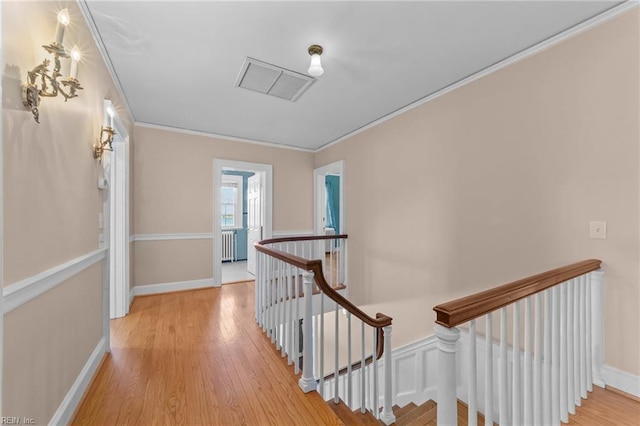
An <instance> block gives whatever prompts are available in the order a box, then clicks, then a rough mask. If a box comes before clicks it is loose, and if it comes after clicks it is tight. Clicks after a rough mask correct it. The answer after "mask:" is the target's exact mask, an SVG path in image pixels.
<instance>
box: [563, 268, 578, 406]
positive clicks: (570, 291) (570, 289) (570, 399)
mask: <svg viewBox="0 0 640 426" xmlns="http://www.w3.org/2000/svg"><path fill="white" fill-rule="evenodd" d="M574 287H575V280H573V279H572V280H569V281H568V282H567V308H566V309H567V333H566V339H565V340H566V341H567V411H568V412H569V414H575V413H576V401H575V397H574V395H575V391H574V378H573V375H574V373H573V365H574V364H575V358H574V345H573V335H574V334H575V333H574V328H573V327H574V322H573V307H574V294H575V293H574Z"/></svg>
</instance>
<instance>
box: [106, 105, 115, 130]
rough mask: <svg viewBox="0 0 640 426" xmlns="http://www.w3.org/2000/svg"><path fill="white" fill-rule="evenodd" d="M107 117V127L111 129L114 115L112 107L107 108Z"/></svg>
mask: <svg viewBox="0 0 640 426" xmlns="http://www.w3.org/2000/svg"><path fill="white" fill-rule="evenodd" d="M107 115H108V116H109V127H111V128H112V129H113V116H114V115H115V111H114V110H113V108H112V107H109V108H107Z"/></svg>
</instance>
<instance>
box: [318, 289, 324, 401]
mask: <svg viewBox="0 0 640 426" xmlns="http://www.w3.org/2000/svg"><path fill="white" fill-rule="evenodd" d="M318 290H320V316H319V317H318V319H319V321H320V395H322V397H323V398H324V390H325V389H324V293H323V292H322V290H321V289H320V288H319V287H318Z"/></svg>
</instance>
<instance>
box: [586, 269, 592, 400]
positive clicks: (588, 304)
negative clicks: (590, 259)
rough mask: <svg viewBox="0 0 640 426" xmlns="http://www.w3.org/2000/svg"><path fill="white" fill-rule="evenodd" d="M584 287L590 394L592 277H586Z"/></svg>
mask: <svg viewBox="0 0 640 426" xmlns="http://www.w3.org/2000/svg"><path fill="white" fill-rule="evenodd" d="M584 286H585V301H584V307H585V316H586V323H585V335H586V336H585V357H586V358H587V365H586V367H585V368H586V370H587V377H586V385H587V391H589V392H593V371H592V370H593V363H592V360H593V349H592V348H593V342H592V341H591V338H592V336H591V335H592V332H593V325H592V323H591V322H592V312H593V308H592V306H591V288H590V287H591V281H590V277H589V276H585V277H584Z"/></svg>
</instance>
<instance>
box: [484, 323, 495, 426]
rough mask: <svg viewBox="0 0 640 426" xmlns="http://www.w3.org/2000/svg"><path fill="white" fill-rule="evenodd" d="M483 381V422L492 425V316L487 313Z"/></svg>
mask: <svg viewBox="0 0 640 426" xmlns="http://www.w3.org/2000/svg"><path fill="white" fill-rule="evenodd" d="M485 320H486V334H485V347H486V351H487V353H486V356H485V379H484V386H485V387H484V421H485V424H487V425H492V424H493V314H492V313H491V312H489V313H488V314H487V315H486V316H485Z"/></svg>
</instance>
